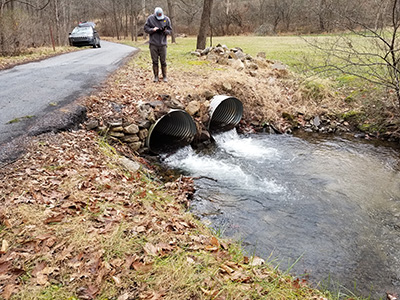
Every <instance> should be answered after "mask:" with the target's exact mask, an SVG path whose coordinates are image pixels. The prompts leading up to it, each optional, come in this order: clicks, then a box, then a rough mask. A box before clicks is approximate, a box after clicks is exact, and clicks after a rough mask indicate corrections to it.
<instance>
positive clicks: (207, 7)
mask: <svg viewBox="0 0 400 300" xmlns="http://www.w3.org/2000/svg"><path fill="white" fill-rule="evenodd" d="M212 5H213V0H204V2H203V13H202V14H201V21H200V29H199V34H198V35H197V44H196V48H197V49H205V48H206V41H207V33H208V31H209V29H210V20H211V9H212Z"/></svg>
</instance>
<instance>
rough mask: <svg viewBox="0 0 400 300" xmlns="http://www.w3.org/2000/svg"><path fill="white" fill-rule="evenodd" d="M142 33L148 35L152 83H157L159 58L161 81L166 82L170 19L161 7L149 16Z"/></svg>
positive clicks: (170, 29)
mask: <svg viewBox="0 0 400 300" xmlns="http://www.w3.org/2000/svg"><path fill="white" fill-rule="evenodd" d="M144 31H145V32H146V33H148V34H149V35H150V41H149V43H150V55H151V60H152V62H153V73H154V80H153V81H154V82H157V81H158V72H159V71H158V59H159V58H160V63H161V72H162V76H163V81H164V82H167V81H168V79H167V61H166V60H167V35H169V34H171V32H172V27H171V21H170V19H169V18H168V17H167V16H165V15H164V12H163V10H162V8H161V7H156V8H155V10H154V14H152V15H150V16H149V17H148V18H147V20H146V24H144Z"/></svg>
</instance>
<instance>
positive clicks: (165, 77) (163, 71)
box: [161, 66, 168, 82]
mask: <svg viewBox="0 0 400 300" xmlns="http://www.w3.org/2000/svg"><path fill="white" fill-rule="evenodd" d="M161 71H162V77H163V81H164V82H168V78H167V66H161Z"/></svg>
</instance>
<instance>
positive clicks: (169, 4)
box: [167, 0, 176, 43]
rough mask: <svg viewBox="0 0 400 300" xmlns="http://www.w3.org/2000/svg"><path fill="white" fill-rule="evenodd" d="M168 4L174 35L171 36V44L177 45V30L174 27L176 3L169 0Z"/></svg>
mask: <svg viewBox="0 0 400 300" xmlns="http://www.w3.org/2000/svg"><path fill="white" fill-rule="evenodd" d="M167 4H168V17H169V19H170V20H171V25H172V34H171V39H172V40H171V42H172V43H176V29H175V27H174V25H175V5H174V1H172V0H167Z"/></svg>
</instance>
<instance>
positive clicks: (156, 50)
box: [150, 44, 167, 68]
mask: <svg viewBox="0 0 400 300" xmlns="http://www.w3.org/2000/svg"><path fill="white" fill-rule="evenodd" d="M150 55H151V61H152V62H153V67H157V68H158V58H160V63H161V67H166V66H167V46H155V45H153V44H150Z"/></svg>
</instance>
